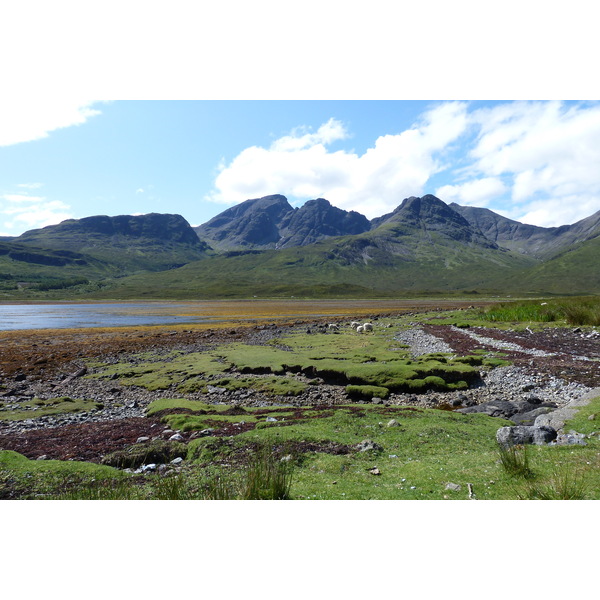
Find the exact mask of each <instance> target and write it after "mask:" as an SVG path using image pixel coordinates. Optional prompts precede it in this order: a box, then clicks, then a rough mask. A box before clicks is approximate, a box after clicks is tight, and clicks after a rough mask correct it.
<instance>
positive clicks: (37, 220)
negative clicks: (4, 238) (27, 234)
mask: <svg viewBox="0 0 600 600" xmlns="http://www.w3.org/2000/svg"><path fill="white" fill-rule="evenodd" d="M0 217H3V222H2V227H3V228H4V230H5V231H6V232H10V231H18V232H19V233H21V232H22V231H23V230H25V229H37V228H39V227H45V226H47V225H54V224H56V223H60V222H61V221H64V220H65V219H71V218H73V215H72V214H71V212H70V207H69V206H68V205H66V204H65V203H64V202H61V201H59V200H48V199H47V198H46V197H44V196H30V195H28V194H4V195H1V196H0ZM5 235H18V234H15V233H5Z"/></svg>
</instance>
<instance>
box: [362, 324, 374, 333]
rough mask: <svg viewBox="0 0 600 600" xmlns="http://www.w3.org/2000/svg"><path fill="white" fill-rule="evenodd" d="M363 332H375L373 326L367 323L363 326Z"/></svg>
mask: <svg viewBox="0 0 600 600" xmlns="http://www.w3.org/2000/svg"><path fill="white" fill-rule="evenodd" d="M363 331H373V325H371V323H365V324H364V325H363Z"/></svg>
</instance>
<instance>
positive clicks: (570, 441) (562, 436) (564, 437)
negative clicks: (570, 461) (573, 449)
mask: <svg viewBox="0 0 600 600" xmlns="http://www.w3.org/2000/svg"><path fill="white" fill-rule="evenodd" d="M552 445H553V446H554V445H556V446H587V442H586V441H585V434H583V433H577V432H576V431H569V433H559V434H558V436H557V438H556V440H554V441H553V442H552Z"/></svg>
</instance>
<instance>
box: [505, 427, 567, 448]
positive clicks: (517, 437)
mask: <svg viewBox="0 0 600 600" xmlns="http://www.w3.org/2000/svg"><path fill="white" fill-rule="evenodd" d="M556 436H557V432H556V429H554V428H552V427H548V426H542V427H534V426H528V425H515V426H513V427H500V429H498V431H497V432H496V440H497V441H498V443H499V444H500V445H502V446H504V447H509V446H518V445H524V444H535V445H541V444H548V443H550V442H552V441H554V440H555V439H556Z"/></svg>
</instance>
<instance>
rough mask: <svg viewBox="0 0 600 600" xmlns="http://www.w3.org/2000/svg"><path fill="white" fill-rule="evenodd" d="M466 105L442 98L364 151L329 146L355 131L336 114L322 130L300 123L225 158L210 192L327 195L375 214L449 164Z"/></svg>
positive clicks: (215, 197)
mask: <svg viewBox="0 0 600 600" xmlns="http://www.w3.org/2000/svg"><path fill="white" fill-rule="evenodd" d="M466 110H467V105H466V104H465V103H461V102H449V103H445V104H441V105H439V106H437V107H435V108H432V109H431V110H429V111H428V112H426V113H425V114H424V115H423V117H422V120H421V121H420V122H418V123H417V124H415V125H414V126H413V127H412V128H411V129H407V130H405V131H403V132H401V133H399V134H396V135H385V136H381V137H379V138H378V139H377V140H376V141H375V143H374V145H373V147H371V148H369V149H368V150H367V151H366V152H365V153H364V154H362V155H358V154H357V153H355V152H353V151H348V150H337V151H335V152H332V151H330V150H329V149H328V148H327V146H329V145H330V144H332V143H333V142H334V141H337V140H343V139H346V138H347V137H349V134H348V132H347V131H346V129H345V127H344V126H343V124H342V123H340V122H339V121H336V120H335V119H330V120H329V121H328V122H327V123H325V124H323V125H321V127H319V129H318V130H317V132H316V133H309V132H307V131H306V129H297V130H295V131H293V132H292V133H290V134H289V135H287V136H284V137H282V138H280V139H278V140H275V141H274V142H273V143H272V144H271V146H270V147H269V148H261V147H257V146H252V147H250V148H246V149H245V150H243V151H242V152H240V154H238V156H236V157H235V158H234V159H233V160H232V161H231V162H230V163H229V164H224V163H223V164H221V165H220V169H219V171H220V172H219V174H218V176H217V177H216V180H215V190H214V191H213V192H212V193H211V194H210V195H209V196H208V197H207V199H208V200H211V201H213V202H221V203H224V204H234V203H237V202H242V201H243V200H247V199H248V198H256V197H260V196H264V195H268V194H274V193H281V194H284V195H286V196H291V197H293V198H302V199H310V198H316V197H319V196H321V197H325V198H327V199H328V200H329V201H331V202H332V204H335V205H336V206H338V207H340V208H343V209H346V210H357V211H359V212H361V213H363V214H364V215H366V216H367V217H369V218H373V217H376V216H380V215H382V214H383V213H385V212H389V211H391V210H393V209H394V208H396V207H397V206H398V204H400V202H401V201H402V200H403V199H404V198H405V197H407V196H412V195H419V194H422V193H424V190H425V185H426V184H427V181H428V180H429V178H430V177H431V176H432V175H433V174H435V173H436V172H438V171H440V170H443V169H444V168H446V167H445V165H444V164H443V162H442V158H443V151H444V150H445V149H446V148H447V146H448V144H451V143H452V142H454V141H455V140H456V139H457V138H458V137H459V136H460V135H461V134H462V133H463V132H464V131H465V129H466V127H467V125H468V120H467V112H466ZM438 155H439V156H438Z"/></svg>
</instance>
